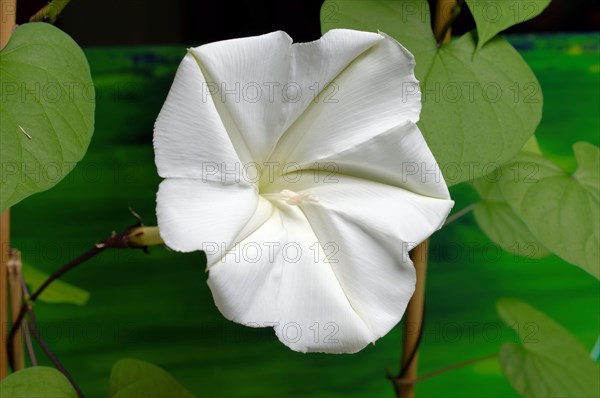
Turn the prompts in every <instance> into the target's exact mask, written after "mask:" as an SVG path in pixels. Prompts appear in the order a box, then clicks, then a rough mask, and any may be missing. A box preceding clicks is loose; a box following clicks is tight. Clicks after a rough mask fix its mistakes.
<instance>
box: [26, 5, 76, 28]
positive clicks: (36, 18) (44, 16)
mask: <svg viewBox="0 0 600 398" xmlns="http://www.w3.org/2000/svg"><path fill="white" fill-rule="evenodd" d="M70 1H71V0H52V1H51V2H50V3H48V4H46V5H45V6H44V7H43V8H42V9H41V10H39V11H38V12H36V13H35V14H33V15H32V16H31V18H29V22H49V23H54V22H56V20H57V19H58V17H59V16H60V13H61V12H62V10H63V8H65V7H66V6H67V4H69V2H70Z"/></svg>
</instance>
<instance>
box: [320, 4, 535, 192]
mask: <svg viewBox="0 0 600 398" xmlns="http://www.w3.org/2000/svg"><path fill="white" fill-rule="evenodd" d="M321 26H322V31H323V32H326V31H327V30H329V29H334V28H350V29H359V30H367V31H374V32H377V31H382V32H385V33H387V34H388V35H390V36H392V37H393V38H395V39H396V40H398V41H399V42H400V43H401V44H402V45H404V46H405V47H407V48H408V49H409V50H410V51H411V52H412V53H413V55H414V56H415V59H416V69H415V74H416V77H417V78H418V79H419V81H421V92H422V102H423V109H422V112H421V121H420V122H419V127H420V128H421V131H422V132H423V135H424V136H425V139H426V140H427V143H428V144H429V147H430V148H431V151H432V152H433V154H434V156H435V158H436V160H437V161H438V163H439V164H440V167H441V170H442V173H443V175H444V177H445V179H446V182H447V183H448V185H454V184H457V183H460V182H463V181H469V180H473V179H476V178H478V177H480V176H482V175H485V174H486V173H489V172H491V171H493V170H494V168H495V167H498V166H499V165H501V164H503V163H505V162H507V161H509V160H510V159H512V158H513V157H514V156H515V155H516V154H517V152H518V151H519V149H521V147H522V146H523V145H524V144H525V143H526V142H527V140H528V139H529V138H530V137H531V136H532V135H533V133H534V131H535V129H536V127H537V125H538V123H539V122H540V120H541V114H542V95H541V91H540V89H539V83H538V81H537V79H536V77H535V75H534V74H533V72H532V71H531V69H530V68H529V66H528V65H527V64H526V63H525V61H524V60H523V59H522V58H521V56H520V55H519V54H518V53H517V51H516V50H515V49H514V48H513V47H512V46H511V45H510V44H509V43H508V42H506V41H505V40H504V39H502V38H500V37H497V38H495V39H494V40H492V41H490V42H489V44H488V45H486V46H485V47H483V48H482V49H481V51H478V52H477V53H476V54H475V48H476V42H475V36H474V33H473V32H469V33H466V34H465V35H463V36H462V37H460V38H458V39H456V40H454V41H452V42H451V43H449V44H447V45H443V46H441V47H440V48H438V47H437V45H436V41H435V37H434V35H433V32H432V30H431V20H430V15H429V6H428V5H427V2H426V1H425V0H400V1H381V0H379V1H374V0H366V1H365V0H363V1H335V0H328V1H326V2H325V3H324V4H323V7H322V9H321Z"/></svg>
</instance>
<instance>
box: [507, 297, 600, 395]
mask: <svg viewBox="0 0 600 398" xmlns="http://www.w3.org/2000/svg"><path fill="white" fill-rule="evenodd" d="M498 312H499V314H500V317H501V318H502V319H503V320H504V321H505V322H506V323H507V324H508V325H509V326H510V327H512V328H513V329H514V330H515V331H516V332H517V334H518V335H519V338H520V340H521V343H522V345H517V344H514V343H505V344H504V345H503V346H502V347H501V348H500V365H501V367H502V370H503V371H504V374H505V375H506V377H507V378H508V380H509V381H510V384H511V385H512V386H513V388H514V389H515V390H517V392H518V393H519V394H520V395H521V396H523V397H532V398H546V397H598V396H599V392H600V382H599V380H600V378H599V377H598V372H599V370H600V369H599V368H598V365H597V364H595V363H594V362H592V360H591V359H590V357H589V353H588V352H587V350H586V349H585V348H584V347H583V346H582V345H581V343H580V342H579V341H578V340H577V339H576V338H575V337H574V336H573V335H572V334H570V333H569V332H568V331H567V330H565V329H564V328H563V327H562V326H560V325H559V324H557V323H556V322H554V321H553V320H552V319H550V318H549V317H547V316H546V315H544V314H542V313H541V312H539V311H537V310H536V309H535V308H533V307H531V306H529V305H527V304H525V303H523V302H520V301H518V300H514V299H503V300H500V301H499V302H498Z"/></svg>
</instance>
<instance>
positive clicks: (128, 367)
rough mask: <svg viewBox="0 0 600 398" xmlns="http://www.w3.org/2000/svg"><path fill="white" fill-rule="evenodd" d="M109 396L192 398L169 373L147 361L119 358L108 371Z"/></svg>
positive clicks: (112, 397)
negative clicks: (109, 371)
mask: <svg viewBox="0 0 600 398" xmlns="http://www.w3.org/2000/svg"><path fill="white" fill-rule="evenodd" d="M108 396H109V398H125V397H128V398H129V397H140V398H142V397H143V398H160V397H171V398H193V397H194V395H193V394H192V393H191V392H189V391H188V390H186V389H185V388H184V387H183V386H182V385H181V384H179V383H178V382H177V380H175V379H174V378H173V376H171V375H170V374H169V373H167V372H166V371H164V370H163V369H161V368H159V367H158V366H156V365H153V364H151V363H148V362H144V361H138V360H136V359H121V360H120V361H119V362H117V363H116V364H115V366H113V368H112V371H111V373H110V393H109V394H108Z"/></svg>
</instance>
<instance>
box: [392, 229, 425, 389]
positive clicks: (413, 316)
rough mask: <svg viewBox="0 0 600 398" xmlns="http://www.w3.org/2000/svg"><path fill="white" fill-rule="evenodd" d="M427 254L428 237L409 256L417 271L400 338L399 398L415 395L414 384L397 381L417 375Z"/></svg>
mask: <svg viewBox="0 0 600 398" xmlns="http://www.w3.org/2000/svg"><path fill="white" fill-rule="evenodd" d="M428 254H429V239H427V240H425V241H424V242H422V243H421V244H420V245H418V246H417V247H415V248H414V249H413V250H412V251H411V252H410V258H411V260H412V262H413V264H414V266H415V270H416V272H417V284H416V286H415V292H414V294H413V296H412V298H411V299H410V301H409V302H408V307H407V309H406V318H405V322H404V335H403V338H402V359H401V362H400V369H401V371H400V375H399V376H398V378H396V380H395V384H394V386H395V389H396V395H397V396H398V397H401V398H412V397H414V396H415V386H414V384H405V383H399V380H402V379H405V378H407V379H414V378H416V377H417V366H418V362H419V351H418V350H419V343H420V342H421V336H422V332H423V317H424V311H425V277H426V275H427V257H428Z"/></svg>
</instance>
